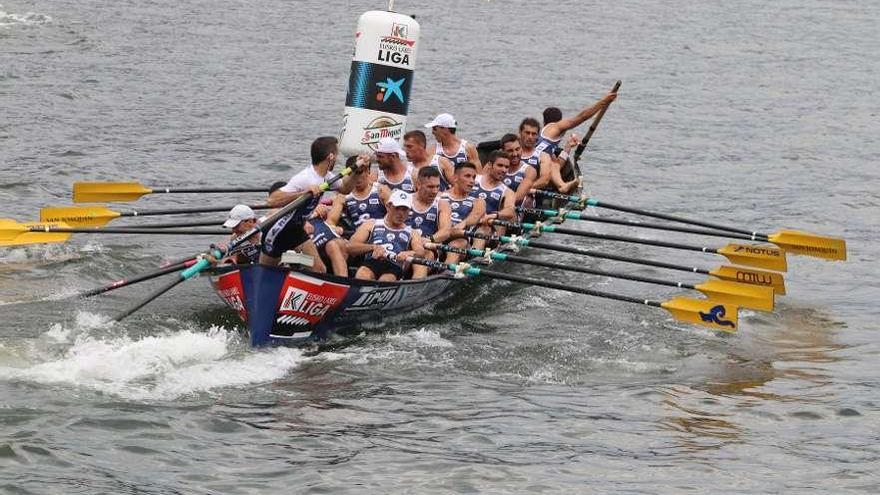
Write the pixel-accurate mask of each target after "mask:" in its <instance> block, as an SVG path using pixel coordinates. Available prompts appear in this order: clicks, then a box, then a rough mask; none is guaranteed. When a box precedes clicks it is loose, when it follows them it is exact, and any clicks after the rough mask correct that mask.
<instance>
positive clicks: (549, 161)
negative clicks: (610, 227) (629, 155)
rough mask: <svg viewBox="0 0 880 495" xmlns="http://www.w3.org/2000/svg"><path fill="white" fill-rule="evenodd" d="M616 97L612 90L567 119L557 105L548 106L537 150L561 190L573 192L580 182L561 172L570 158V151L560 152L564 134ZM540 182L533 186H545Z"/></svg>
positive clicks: (553, 180) (541, 165) (551, 181)
mask: <svg viewBox="0 0 880 495" xmlns="http://www.w3.org/2000/svg"><path fill="white" fill-rule="evenodd" d="M615 98H617V93H616V92H615V91H610V92H609V93H608V94H606V95H605V96H604V97H602V99H600V100H599V101H597V102H596V103H594V104H593V105H591V106H589V107H587V108H584V109H583V110H581V111H580V112H579V113H578V114H577V115H575V116H574V117H571V118H567V119H564V118H562V111H561V110H559V109H558V108H556V107H548V108H546V109H545V110H544V128H543V129H541V132H540V134H539V139H538V144H537V145H536V146H535V150H537V152H538V153H539V162H540V167H541V168H544V167H549V170H550V173H551V177H550V183H552V184H553V185H554V186H556V188H557V189H558V190H559V192H562V193H568V192H571V191H572V190H574V189H575V188H577V186H578V185H579V184H580V178H578V177H575V178H574V180H572V181H569V182H565V181H564V180H563V179H562V174H561V172H560V169H561V163H565V161H566V160H567V159H568V153H560V151H561V150H560V146H559V143H560V141H562V136H564V135H565V133H566V132H567V131H568V130H570V129H574V128H575V127H577V126H579V125H581V124H583V123H584V122H585V121H586V120H587V119H589V118H590V117H592V116H593V115H595V114H596V113H598V112H599V110H601V109H603V108H605V107H606V106H608V105H609V104H610V103H611V102H612V101H614V99H615ZM557 155H558V158H557ZM540 182H541V181H538V182H536V183H535V184H534V185H533V187H535V188H536V189H538V188H541V187H543V185H544V184H541V183H540Z"/></svg>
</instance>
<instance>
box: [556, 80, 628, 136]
mask: <svg viewBox="0 0 880 495" xmlns="http://www.w3.org/2000/svg"><path fill="white" fill-rule="evenodd" d="M615 98H617V93H616V92H614V91H610V92H608V94H606V95H605V96H603V97H602V99H600V100H599V101H597V102H596V103H593V104H592V105H590V106H589V107H587V108H584V109H583V110H581V111H580V112H578V114H577V115H575V116H574V117H571V118H567V119H566V118H563V119H562V120H560V121H559V122H554V123H552V124H550V125H548V126H547V128H546V129H545V130H546V133H545V136H546V137H548V138H550V139H556V138H557V137H559V136H561V135H563V134H564V133H565V132H566V131H568V130H569V129H574V128H575V127H577V126H579V125H581V124H583V123H584V122H586V121H587V119H589V118H590V117H592V116H593V115H596V113H598V112H599V110H602V109H603V108H605V107H606V106H608V105H609V104H610V103H611V102H612V101H614V99H615Z"/></svg>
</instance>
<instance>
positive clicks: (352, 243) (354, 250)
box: [347, 220, 376, 256]
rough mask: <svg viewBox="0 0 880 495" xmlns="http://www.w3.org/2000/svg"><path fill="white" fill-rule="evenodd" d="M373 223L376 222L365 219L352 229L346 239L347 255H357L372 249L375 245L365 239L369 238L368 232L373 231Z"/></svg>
mask: <svg viewBox="0 0 880 495" xmlns="http://www.w3.org/2000/svg"><path fill="white" fill-rule="evenodd" d="M375 223H376V222H375V221H373V220H367V221H366V222H364V223H362V224H361V226H360V227H358V228H357V230H355V231H354V234H352V235H351V239H349V240H348V248H347V249H348V255H349V256H359V255H362V254H366V253H369V252H370V251H372V250H373V248H374V247H375V246H373V244H371V243H368V242H367V241H368V240H369V238H370V232H372V231H373V225H374V224H375Z"/></svg>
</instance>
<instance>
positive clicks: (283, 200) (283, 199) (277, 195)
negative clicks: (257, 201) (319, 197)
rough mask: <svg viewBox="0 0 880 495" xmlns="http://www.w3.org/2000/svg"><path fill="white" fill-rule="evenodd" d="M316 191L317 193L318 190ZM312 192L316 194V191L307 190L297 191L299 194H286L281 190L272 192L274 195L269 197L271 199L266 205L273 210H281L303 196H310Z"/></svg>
mask: <svg viewBox="0 0 880 495" xmlns="http://www.w3.org/2000/svg"><path fill="white" fill-rule="evenodd" d="M315 187H317V186H315ZM316 191H317V189H316ZM310 192H311V193H314V192H315V191H312V190H305V191H297V192H286V191H282V190H281V189H277V190H275V191H272V194H270V195H269V199H267V200H266V203H267V204H268V205H269V206H271V207H272V208H281V207H282V206H285V205H287V204H289V203H291V202H293V201H295V200H296V199H298V198H299V197H300V196H303V195H305V194H308V193H310Z"/></svg>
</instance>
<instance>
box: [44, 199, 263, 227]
mask: <svg viewBox="0 0 880 495" xmlns="http://www.w3.org/2000/svg"><path fill="white" fill-rule="evenodd" d="M233 206H235V205H231V206H206V207H201V208H176V209H170V210H131V211H115V210H111V209H110V208H108V207H106V206H101V205H93V206H50V207H46V208H42V209H40V221H41V222H47V223H52V222H63V223H66V224H68V225H69V226H71V227H103V226H104V225H107V223H108V222H110V221H111V220H113V219H114V218H122V217H145V216H152V215H189V214H193V213H214V212H218V211H229V210H231V209H232V208H233ZM250 208H251V209H252V210H268V209H270V208H271V206H269V205H267V204H259V205H251V206H250Z"/></svg>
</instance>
